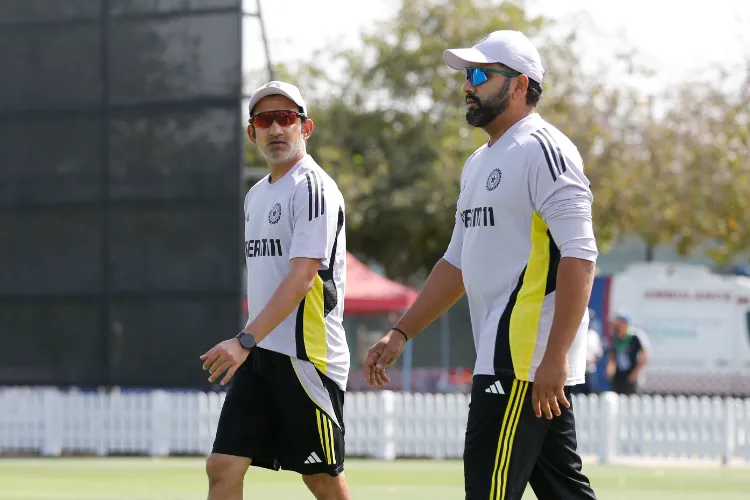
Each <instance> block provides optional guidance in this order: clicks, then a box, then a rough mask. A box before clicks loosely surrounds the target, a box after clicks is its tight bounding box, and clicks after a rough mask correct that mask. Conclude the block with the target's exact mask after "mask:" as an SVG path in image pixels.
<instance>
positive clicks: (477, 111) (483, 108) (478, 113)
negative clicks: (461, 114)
mask: <svg viewBox="0 0 750 500" xmlns="http://www.w3.org/2000/svg"><path fill="white" fill-rule="evenodd" d="M467 99H471V100H472V101H474V107H473V108H470V109H468V110H467V111H466V122H467V123H468V124H469V125H471V126H472V127H486V126H487V125H489V124H490V123H491V122H492V120H494V119H495V118H497V117H498V116H500V115H501V114H503V112H505V110H506V109H508V106H509V105H510V80H506V81H505V85H503V88H501V89H500V90H498V91H497V92H495V93H494V94H491V95H490V96H489V97H487V99H485V100H484V102H482V101H481V100H480V99H479V97H477V96H476V95H473V94H472V95H469V96H467Z"/></svg>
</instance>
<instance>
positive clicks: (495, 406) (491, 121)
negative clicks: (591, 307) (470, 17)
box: [365, 31, 598, 500]
mask: <svg viewBox="0 0 750 500" xmlns="http://www.w3.org/2000/svg"><path fill="white" fill-rule="evenodd" d="M443 58H444V60H445V63H446V64H447V65H448V66H449V67H451V68H453V69H455V70H459V71H463V72H464V74H465V77H466V81H465V83H464V86H463V90H464V93H465V95H466V104H467V110H466V121H467V122H468V123H469V124H470V125H472V126H474V127H480V128H482V129H483V130H484V131H485V132H486V133H487V135H488V136H489V140H488V142H487V143H486V144H484V145H482V146H481V147H480V148H479V149H477V150H476V151H475V152H474V153H473V154H472V155H471V156H470V157H469V159H468V160H467V162H466V164H465V165H464V169H463V171H462V173H461V186H460V194H459V198H458V210H457V213H456V221H455V226H454V230H453V236H452V238H451V241H450V244H449V245H448V249H447V250H446V253H445V255H444V257H443V258H442V259H441V260H440V261H439V262H438V263H437V264H436V265H435V268H434V269H433V271H432V273H431V274H430V277H429V278H428V280H427V282H426V283H425V285H424V287H423V288H422V291H421V292H420V295H419V298H418V299H417V300H416V302H415V303H414V305H413V306H412V307H411V308H410V309H409V310H408V311H407V312H406V313H405V314H404V315H403V316H402V317H401V318H400V319H399V320H398V321H397V322H396V324H395V325H394V326H393V328H392V329H391V330H390V331H389V332H388V333H387V334H386V335H385V336H384V337H383V339H381V340H380V342H378V343H377V344H376V345H375V346H373V348H372V349H371V350H370V353H369V355H368V358H367V360H366V362H365V378H366V379H367V380H368V382H369V383H370V384H372V385H373V386H375V387H382V386H384V384H386V383H388V382H389V379H388V377H387V376H386V375H385V368H386V367H387V366H388V365H389V364H391V363H392V362H393V361H394V360H395V359H396V358H397V357H398V356H399V355H400V353H401V351H402V349H403V347H404V344H405V343H406V342H407V341H408V339H410V338H412V337H414V336H415V335H417V334H418V333H419V332H421V331H422V330H424V328H425V327H427V325H429V324H430V323H431V322H433V321H434V320H435V319H437V318H438V317H439V316H440V315H441V314H442V313H443V312H445V311H446V310H447V309H449V308H450V307H451V306H452V305H453V304H454V303H455V302H456V301H457V300H458V299H459V298H460V297H461V296H462V295H463V294H464V293H466V294H467V296H468V299H469V307H470V314H471V322H472V330H473V332H474V344H475V348H476V352H477V360H476V365H475V368H474V378H473V382H472V393H471V406H470V408H469V418H468V423H467V429H466V438H465V447H464V478H465V487H466V498H467V499H469V500H477V499H487V498H489V499H491V500H520V499H521V497H522V496H523V493H524V490H525V488H526V485H527V483H528V484H530V485H531V487H532V489H533V490H534V493H535V494H536V497H537V498H538V499H540V500H546V499H550V500H551V499H563V498H565V499H570V500H574V499H575V500H583V499H586V500H591V499H595V498H596V496H595V495H594V492H593V490H592V489H591V486H590V484H589V480H588V479H587V477H586V476H585V475H584V474H583V473H582V472H581V468H582V466H581V459H580V457H579V456H578V454H577V451H576V437H575V421H574V417H573V409H572V407H571V406H570V402H569V398H570V386H573V385H576V384H580V383H582V382H583V381H584V378H585V373H586V335H587V331H588V321H589V319H588V312H587V306H588V302H589V297H590V294H591V286H592V283H593V277H594V267H595V262H596V258H597V256H598V251H597V247H596V241H595V239H594V232H593V229H592V221H591V203H592V194H591V190H590V186H589V181H588V180H587V178H586V176H585V175H584V173H583V161H582V159H581V156H580V154H579V153H578V150H577V148H576V147H575V145H574V144H573V143H572V142H571V141H570V140H569V139H568V138H567V137H566V136H565V135H564V134H563V133H562V132H560V131H559V130H558V129H557V128H555V127H554V126H552V125H551V124H549V123H547V122H546V121H545V120H544V119H542V118H541V117H540V116H539V114H538V113H537V112H536V109H535V108H536V104H537V103H538V101H539V99H540V98H541V95H542V86H541V85H542V81H543V78H544V68H543V67H542V63H541V59H540V57H539V53H538V52H537V50H536V48H535V47H534V45H533V44H532V43H531V41H529V40H528V39H527V38H526V37H525V36H524V35H523V34H522V33H520V32H517V31H495V32H493V33H491V34H489V35H488V36H486V37H485V38H484V39H483V40H481V41H480V42H479V43H477V44H476V45H475V46H473V47H471V48H464V49H450V50H446V51H445V53H444V54H443Z"/></svg>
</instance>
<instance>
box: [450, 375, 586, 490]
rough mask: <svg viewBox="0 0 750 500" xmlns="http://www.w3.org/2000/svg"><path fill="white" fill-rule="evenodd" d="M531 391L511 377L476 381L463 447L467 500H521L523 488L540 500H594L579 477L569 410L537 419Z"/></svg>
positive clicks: (481, 377) (478, 377) (478, 379)
mask: <svg viewBox="0 0 750 500" xmlns="http://www.w3.org/2000/svg"><path fill="white" fill-rule="evenodd" d="M531 387H532V384H531V383H529V382H523V381H520V380H516V379H515V378H513V377H512V376H491V375H475V376H474V380H473V385H472V390H471V403H470V405H469V420H468V423H467V426H466V443H465V447H464V480H465V487H466V499H467V500H480V499H481V500H488V499H489V500H521V497H522V496H523V492H524V490H525V489H526V485H527V484H530V485H531V487H532V489H533V490H534V494H535V495H536V497H537V499H538V500H559V499H566V500H584V499H585V500H595V499H596V496H595V495H594V492H593V490H592V489H591V486H590V484H589V480H588V479H587V478H586V476H585V475H584V474H583V473H582V472H581V468H582V464H581V458H580V457H579V456H578V453H577V451H576V433H575V420H574V418H573V408H572V406H571V408H570V409H566V408H565V407H562V406H561V409H562V414H561V415H560V416H559V417H553V419H552V420H547V418H546V417H544V416H542V418H537V417H536V415H534V411H533V409H532V408H531ZM568 394H569V389H566V395H568ZM568 398H569V399H568V401H570V397H569V396H568Z"/></svg>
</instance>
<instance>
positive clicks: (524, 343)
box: [494, 212, 560, 380]
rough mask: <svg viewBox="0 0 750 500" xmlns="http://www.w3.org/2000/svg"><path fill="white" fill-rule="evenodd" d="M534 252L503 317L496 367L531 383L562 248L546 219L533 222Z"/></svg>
mask: <svg viewBox="0 0 750 500" xmlns="http://www.w3.org/2000/svg"><path fill="white" fill-rule="evenodd" d="M529 238H530V240H531V252H530V253H529V260H528V262H527V263H526V266H525V267H524V269H523V271H522V272H521V275H520V276H519V278H518V283H517V285H516V287H515V289H514V290H513V292H512V293H511V295H510V298H509V299H508V303H507V305H506V306H505V310H504V311H503V313H502V315H501V316H500V321H499V322H498V327H497V339H496V341H495V359H494V365H495V369H496V370H497V371H498V372H504V373H509V374H513V375H514V376H515V377H516V378H518V379H520V380H529V377H530V376H531V375H532V374H530V373H529V372H530V370H531V361H532V358H533V356H534V349H535V348H536V342H537V337H538V335H539V318H540V317H541V315H542V304H543V303H544V298H545V297H546V296H547V295H549V294H551V293H552V292H554V291H555V288H556V284H557V266H558V264H559V263H560V249H559V248H558V247H557V244H556V243H555V241H554V240H553V239H552V234H551V233H550V232H549V229H548V228H547V224H546V223H545V222H544V220H542V217H541V216H540V215H539V214H538V213H536V212H534V214H533V215H532V220H531V234H530V235H529Z"/></svg>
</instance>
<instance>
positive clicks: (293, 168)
mask: <svg viewBox="0 0 750 500" xmlns="http://www.w3.org/2000/svg"><path fill="white" fill-rule="evenodd" d="M308 158H310V154H309V153H308V154H306V155H305V156H303V157H302V158H300V160H299V161H298V162H297V163H295V164H294V166H292V168H290V169H289V171H288V172H287V173H285V174H284V175H283V176H282V177H281V179H279V180H277V181H276V182H271V173H270V172H269V173H268V174H267V175H266V184H267V185H268V186H269V187H272V188H274V187H276V186H277V185H279V184H281V183H282V182H284V179H286V178H291V177H292V174H294V172H295V171H296V170H297V169H298V168H299V167H300V166H302V164H303V163H305V161H306V160H307V159H308Z"/></svg>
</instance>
